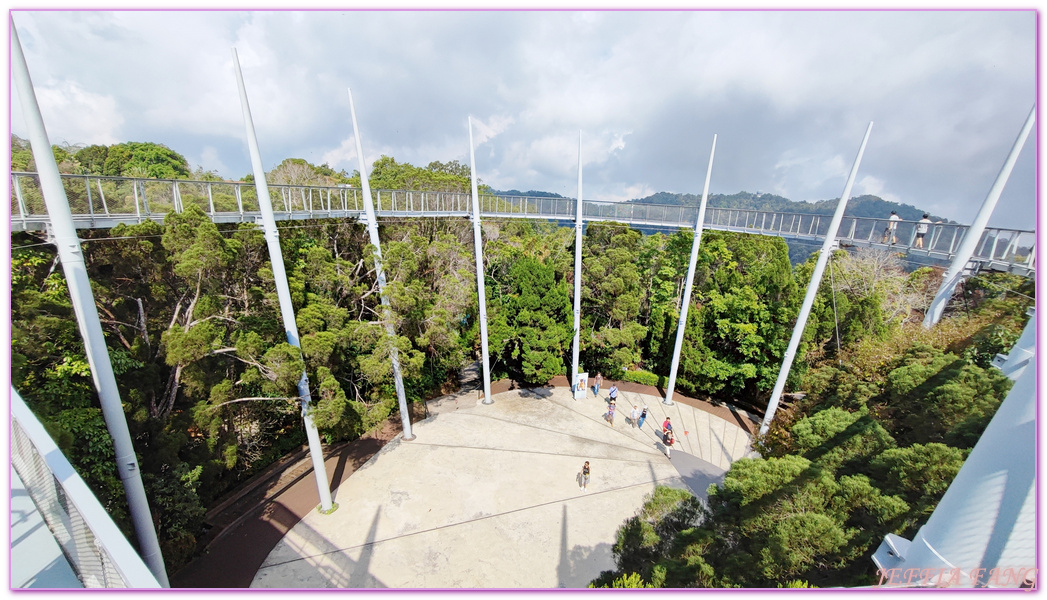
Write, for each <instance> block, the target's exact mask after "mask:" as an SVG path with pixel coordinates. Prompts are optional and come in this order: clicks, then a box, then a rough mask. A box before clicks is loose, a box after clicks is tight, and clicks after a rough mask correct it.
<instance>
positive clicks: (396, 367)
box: [349, 89, 415, 442]
mask: <svg viewBox="0 0 1047 600" xmlns="http://www.w3.org/2000/svg"><path fill="white" fill-rule="evenodd" d="M349 115H350V117H351V118H352V120H353V137H354V138H356V157H357V160H359V162H360V187H362V188H363V202H364V214H365V216H366V217H367V234H368V235H369V236H370V238H371V245H372V246H374V265H375V271H376V279H377V280H378V293H379V294H380V295H381V298H382V311H383V317H384V319H385V332H386V334H387V335H388V337H389V360H390V362H392V365H393V385H394V386H395V387H396V399H397V401H398V402H399V405H400V422H401V423H402V424H403V430H404V438H403V439H404V441H407V442H409V441H411V440H413V439H414V438H415V436H414V433H413V432H412V431H411V414H410V413H409V412H408V409H407V394H406V392H404V378H403V375H402V374H401V372H400V355H399V353H398V352H397V350H396V331H395V330H394V329H393V310H392V308H390V307H389V295H388V294H386V293H385V268H384V267H383V266H382V243H381V240H379V239H378V221H377V218H376V217H375V214H374V204H373V202H372V201H371V184H370V183H369V182H368V181H367V165H366V164H365V163H364V147H363V142H361V141H360V128H359V127H357V125H356V107H355V106H354V105H353V90H351V89H350V90H349ZM395 207H396V205H395V204H394V205H393V208H395Z"/></svg>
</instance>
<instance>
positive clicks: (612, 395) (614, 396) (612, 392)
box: [607, 383, 618, 402]
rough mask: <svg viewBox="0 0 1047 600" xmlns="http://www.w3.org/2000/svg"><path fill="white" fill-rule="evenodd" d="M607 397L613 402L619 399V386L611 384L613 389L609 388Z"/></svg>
mask: <svg viewBox="0 0 1047 600" xmlns="http://www.w3.org/2000/svg"><path fill="white" fill-rule="evenodd" d="M607 399H608V400H610V401H611V402H614V401H616V400H618V386H617V385H615V384H613V383H612V384H611V389H609V390H607Z"/></svg>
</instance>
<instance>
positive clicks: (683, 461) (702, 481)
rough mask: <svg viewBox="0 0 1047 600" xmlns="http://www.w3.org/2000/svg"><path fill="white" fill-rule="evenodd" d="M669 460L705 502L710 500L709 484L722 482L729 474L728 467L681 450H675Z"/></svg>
mask: <svg viewBox="0 0 1047 600" xmlns="http://www.w3.org/2000/svg"><path fill="white" fill-rule="evenodd" d="M669 462H671V463H672V464H673V467H674V468H675V469H676V472H677V473H679V474H680V477H681V478H683V481H684V483H686V484H687V487H688V488H690V489H691V492H692V493H694V495H695V496H696V497H697V498H698V499H699V500H701V501H702V502H703V503H705V502H706V500H708V496H709V495H708V490H709V485H710V484H713V483H720V482H722V481H723V478H724V475H726V474H727V470H726V469H721V468H720V467H718V466H716V465H714V464H712V463H711V462H708V461H705V460H702V459H700V458H698V457H697V456H694V455H693V454H688V453H686V452H681V451H679V450H677V451H676V452H673V459H672V460H671V461H669ZM652 475H653V471H652Z"/></svg>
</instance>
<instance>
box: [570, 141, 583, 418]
mask: <svg viewBox="0 0 1047 600" xmlns="http://www.w3.org/2000/svg"><path fill="white" fill-rule="evenodd" d="M582 225H583V223H582V132H581V131H579V132H578V202H577V203H576V205H575V215H574V346H572V348H571V378H570V382H571V392H572V396H573V395H574V394H573V392H577V391H578V344H579V342H580V341H581V331H582ZM574 397H577V396H574Z"/></svg>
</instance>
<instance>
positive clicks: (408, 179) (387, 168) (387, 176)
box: [354, 155, 472, 193]
mask: <svg viewBox="0 0 1047 600" xmlns="http://www.w3.org/2000/svg"><path fill="white" fill-rule="evenodd" d="M368 182H369V183H370V185H371V189H372V190H429V191H434V192H463V193H468V192H469V191H470V188H471V185H472V183H471V180H470V175H469V167H467V166H465V165H462V164H459V163H458V161H451V162H449V163H441V162H439V161H434V162H431V163H429V165H428V166H427V167H425V168H422V167H415V166H413V165H411V164H409V163H398V162H396V159H394V158H392V157H390V156H385V155H383V156H380V157H379V158H378V159H377V160H375V161H374V163H372V164H371V174H370V175H369V177H368ZM354 185H359V177H358V176H357V178H356V181H355V184H354Z"/></svg>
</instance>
